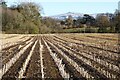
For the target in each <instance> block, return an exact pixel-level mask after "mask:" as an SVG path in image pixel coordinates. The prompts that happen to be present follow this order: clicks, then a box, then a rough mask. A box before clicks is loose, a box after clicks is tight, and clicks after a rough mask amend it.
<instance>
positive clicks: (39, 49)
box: [0, 33, 120, 80]
mask: <svg viewBox="0 0 120 80" xmlns="http://www.w3.org/2000/svg"><path fill="white" fill-rule="evenodd" d="M0 36H2V37H1V48H0V49H1V53H0V54H1V55H0V57H1V64H0V78H1V79H2V80H6V79H7V80H9V79H10V78H12V79H14V78H20V79H21V78H25V79H29V78H31V79H33V80H34V79H58V78H59V80H60V79H61V80H63V79H70V78H72V79H75V80H76V79H78V80H87V79H95V80H113V79H115V80H117V79H118V80H119V79H120V56H119V55H120V54H119V45H118V43H119V42H118V41H119V40H118V38H119V37H118V34H95V33H94V34H93V33H90V34H88V33H86V34H34V35H33V34H31V35H28V34H26V35H22V34H21V35H20V34H19V35H18V34H1V35H0Z"/></svg>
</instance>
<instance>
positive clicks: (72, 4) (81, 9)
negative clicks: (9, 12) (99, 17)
mask: <svg viewBox="0 0 120 80" xmlns="http://www.w3.org/2000/svg"><path fill="white" fill-rule="evenodd" d="M23 1H24V2H25V1H29V2H35V3H37V4H40V5H42V7H43V11H44V14H42V15H43V16H52V15H57V14H62V13H67V12H75V13H88V14H94V13H103V12H104V13H106V12H109V13H114V12H115V10H116V9H118V2H119V0H6V2H7V4H8V6H10V5H12V4H16V3H19V2H23Z"/></svg>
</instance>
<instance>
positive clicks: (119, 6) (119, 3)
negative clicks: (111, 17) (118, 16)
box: [118, 1, 120, 11]
mask: <svg viewBox="0 0 120 80" xmlns="http://www.w3.org/2000/svg"><path fill="white" fill-rule="evenodd" d="M118 10H119V11H120V1H119V2H118Z"/></svg>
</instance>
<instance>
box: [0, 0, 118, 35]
mask: <svg viewBox="0 0 120 80" xmlns="http://www.w3.org/2000/svg"><path fill="white" fill-rule="evenodd" d="M0 6H1V7H0V8H1V9H2V12H0V14H1V15H0V17H2V21H1V22H2V31H3V33H16V34H17V33H19V34H38V33H60V32H66V31H65V30H66V29H74V28H80V29H82V28H84V29H85V30H84V32H94V31H93V29H92V28H95V29H97V31H95V32H120V23H119V22H120V14H119V13H118V14H116V15H115V16H114V17H112V18H111V19H109V17H108V16H104V15H100V16H97V17H96V18H94V17H92V16H90V15H88V14H85V15H84V16H83V17H82V18H81V17H79V18H77V19H73V18H72V16H68V18H67V19H66V20H56V19H53V18H50V17H42V16H41V12H42V10H43V8H42V7H41V6H40V5H39V4H36V3H33V2H22V3H20V4H17V5H12V6H10V7H7V5H6V2H5V1H2V2H0ZM75 32H76V31H75ZM78 32H80V31H78Z"/></svg>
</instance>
